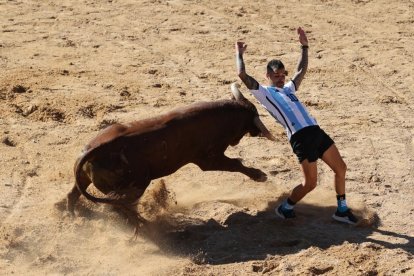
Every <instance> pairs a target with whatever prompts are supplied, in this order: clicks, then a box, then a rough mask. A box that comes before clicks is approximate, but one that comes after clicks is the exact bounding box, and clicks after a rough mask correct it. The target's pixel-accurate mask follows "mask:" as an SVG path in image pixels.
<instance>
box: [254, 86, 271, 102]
mask: <svg viewBox="0 0 414 276" xmlns="http://www.w3.org/2000/svg"><path fill="white" fill-rule="evenodd" d="M250 93H252V94H253V96H254V97H255V98H256V99H257V100H258V101H259V102H260V103H263V102H265V101H266V94H267V90H266V88H264V87H263V86H262V85H261V84H259V87H258V88H257V90H254V89H251V90H250Z"/></svg>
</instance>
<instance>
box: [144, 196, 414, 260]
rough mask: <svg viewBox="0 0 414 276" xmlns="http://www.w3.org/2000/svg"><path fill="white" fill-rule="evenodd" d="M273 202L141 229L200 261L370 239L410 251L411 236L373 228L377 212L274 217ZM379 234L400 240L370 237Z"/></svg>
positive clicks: (306, 211)
mask: <svg viewBox="0 0 414 276" xmlns="http://www.w3.org/2000/svg"><path fill="white" fill-rule="evenodd" d="M277 205H278V203H277V202H270V203H269V204H268V207H267V208H266V209H265V210H263V211H260V212H258V213H257V214H255V215H250V214H247V213H244V212H237V213H234V214H232V215H230V216H229V217H228V218H227V219H226V221H225V222H224V223H222V224H220V223H218V222H217V221H215V220H213V219H210V220H209V221H207V222H206V221H198V220H197V219H191V218H189V217H185V218H183V217H181V218H177V217H165V218H163V219H161V220H159V221H157V222H156V223H151V224H150V225H147V226H146V227H145V228H146V229H145V230H144V229H143V230H144V231H142V232H141V233H142V235H143V236H144V237H145V238H147V239H150V240H151V241H152V242H154V243H155V244H157V245H158V246H159V247H160V248H161V249H162V250H164V251H166V252H168V253H170V254H174V255H181V256H190V257H191V258H192V259H193V261H194V262H195V263H200V264H201V263H208V264H226V263H233V262H244V261H250V260H263V259H265V258H266V257H267V255H284V254H293V253H296V252H299V251H300V250H303V249H306V248H309V247H311V246H314V247H318V248H321V249H326V248H329V247H331V246H334V245H340V244H342V243H344V242H345V241H348V242H350V243H357V244H360V243H363V242H372V243H374V244H378V245H380V246H383V247H385V248H390V249H394V248H401V249H403V250H405V251H407V252H409V253H411V254H413V251H414V238H413V237H410V236H407V235H403V234H398V233H393V232H389V231H383V230H379V229H376V228H377V226H378V225H379V219H378V217H377V216H375V215H374V219H372V218H371V220H370V221H369V222H368V223H365V224H362V225H360V226H350V225H344V224H342V223H338V222H335V221H333V220H332V219H331V215H332V214H333V213H334V211H335V208H334V207H318V206H312V205H306V204H302V205H301V206H300V207H299V206H298V207H299V208H296V210H297V212H296V213H297V216H298V217H297V218H295V219H294V220H291V221H289V220H282V219H278V218H277V217H276V216H275V214H274V211H273V210H274V207H275V206H277ZM359 215H363V214H359ZM373 234H375V235H373ZM378 235H384V236H387V237H388V240H399V242H398V241H396V243H390V242H385V241H383V239H381V240H377V239H374V238H372V237H370V236H378Z"/></svg>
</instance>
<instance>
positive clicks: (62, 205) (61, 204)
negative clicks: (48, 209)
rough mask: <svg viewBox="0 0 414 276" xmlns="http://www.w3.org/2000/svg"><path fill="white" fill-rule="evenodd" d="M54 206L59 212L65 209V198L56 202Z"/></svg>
mask: <svg viewBox="0 0 414 276" xmlns="http://www.w3.org/2000/svg"><path fill="white" fill-rule="evenodd" d="M54 206H55V208H56V209H57V210H58V211H60V212H63V211H66V198H64V199H62V200H60V201H58V202H56V203H55V204H54Z"/></svg>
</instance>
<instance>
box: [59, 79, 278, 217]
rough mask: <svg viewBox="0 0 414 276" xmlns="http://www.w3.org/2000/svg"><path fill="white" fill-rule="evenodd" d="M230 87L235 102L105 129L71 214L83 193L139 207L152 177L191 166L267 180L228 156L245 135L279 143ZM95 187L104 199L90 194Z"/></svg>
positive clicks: (78, 173) (82, 163)
mask: <svg viewBox="0 0 414 276" xmlns="http://www.w3.org/2000/svg"><path fill="white" fill-rule="evenodd" d="M231 89H232V93H233V98H232V99H231V100H219V101H214V102H201V103H195V104H192V105H189V106H185V107H181V108H178V109H175V110H173V111H170V112H168V113H165V114H163V115H159V116H157V117H153V118H149V119H144V120H139V121H135V122H132V123H129V124H113V125H111V126H109V127H107V128H106V129H104V130H102V131H101V132H100V133H99V134H98V135H97V136H96V137H95V138H94V139H92V141H90V142H89V144H88V145H87V146H86V147H85V148H84V150H83V152H82V154H81V156H80V157H79V158H78V159H77V161H76V163H75V168H74V174H75V185H74V187H73V188H72V189H71V191H70V192H69V193H68V195H67V198H66V204H67V205H66V208H67V210H68V211H69V212H70V213H71V214H74V209H75V205H76V202H77V201H78V199H79V197H80V196H81V195H83V196H84V197H86V198H87V199H88V200H91V201H93V202H95V203H107V204H113V205H123V206H126V205H133V204H136V203H137V202H138V200H139V198H140V197H141V196H142V194H143V193H144V191H145V189H146V188H147V187H148V186H149V184H150V182H151V181H152V180H153V179H157V178H160V177H163V176H167V175H170V174H172V173H174V172H175V171H177V170H178V169H180V168H181V167H183V166H184V165H186V164H189V163H194V164H196V165H197V166H198V167H200V168H201V169H202V170H203V171H212V170H215V171H229V172H240V173H243V174H245V175H246V176H248V177H250V178H251V179H253V180H255V181H264V180H266V174H265V173H264V172H262V171H261V170H259V169H256V168H251V167H246V166H244V165H243V164H242V162H241V161H240V160H239V159H235V158H229V157H227V156H226V155H225V154H224V152H225V151H226V149H227V147H228V146H229V145H231V146H234V145H237V144H238V143H239V141H240V140H241V139H242V137H243V136H244V135H246V134H250V135H251V136H259V135H262V136H264V137H267V138H268V139H270V140H274V137H273V136H272V135H271V134H270V132H269V131H268V130H267V129H266V127H265V126H264V125H263V123H262V122H261V120H260V119H259V114H258V112H257V109H256V107H255V106H254V105H253V104H252V103H251V102H250V101H248V100H247V99H246V98H244V97H243V96H242V95H241V93H240V92H239V90H238V86H237V85H236V84H235V83H234V84H232V85H231ZM91 183H93V184H94V186H95V187H96V188H97V189H98V190H99V191H100V192H102V193H103V194H105V196H103V197H97V196H94V195H92V194H90V193H89V192H87V188H88V186H89V185H90V184H91ZM114 195H116V196H114ZM137 215H138V214H137ZM138 216H139V215H138Z"/></svg>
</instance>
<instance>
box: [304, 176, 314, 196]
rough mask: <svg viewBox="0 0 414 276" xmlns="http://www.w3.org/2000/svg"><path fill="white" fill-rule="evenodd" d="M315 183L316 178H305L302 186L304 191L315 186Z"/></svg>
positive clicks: (308, 190)
mask: <svg viewBox="0 0 414 276" xmlns="http://www.w3.org/2000/svg"><path fill="white" fill-rule="evenodd" d="M316 185H317V179H316V178H314V179H306V180H305V183H304V185H303V187H304V188H305V191H306V193H309V192H311V191H312V190H314V189H315V188H316Z"/></svg>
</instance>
